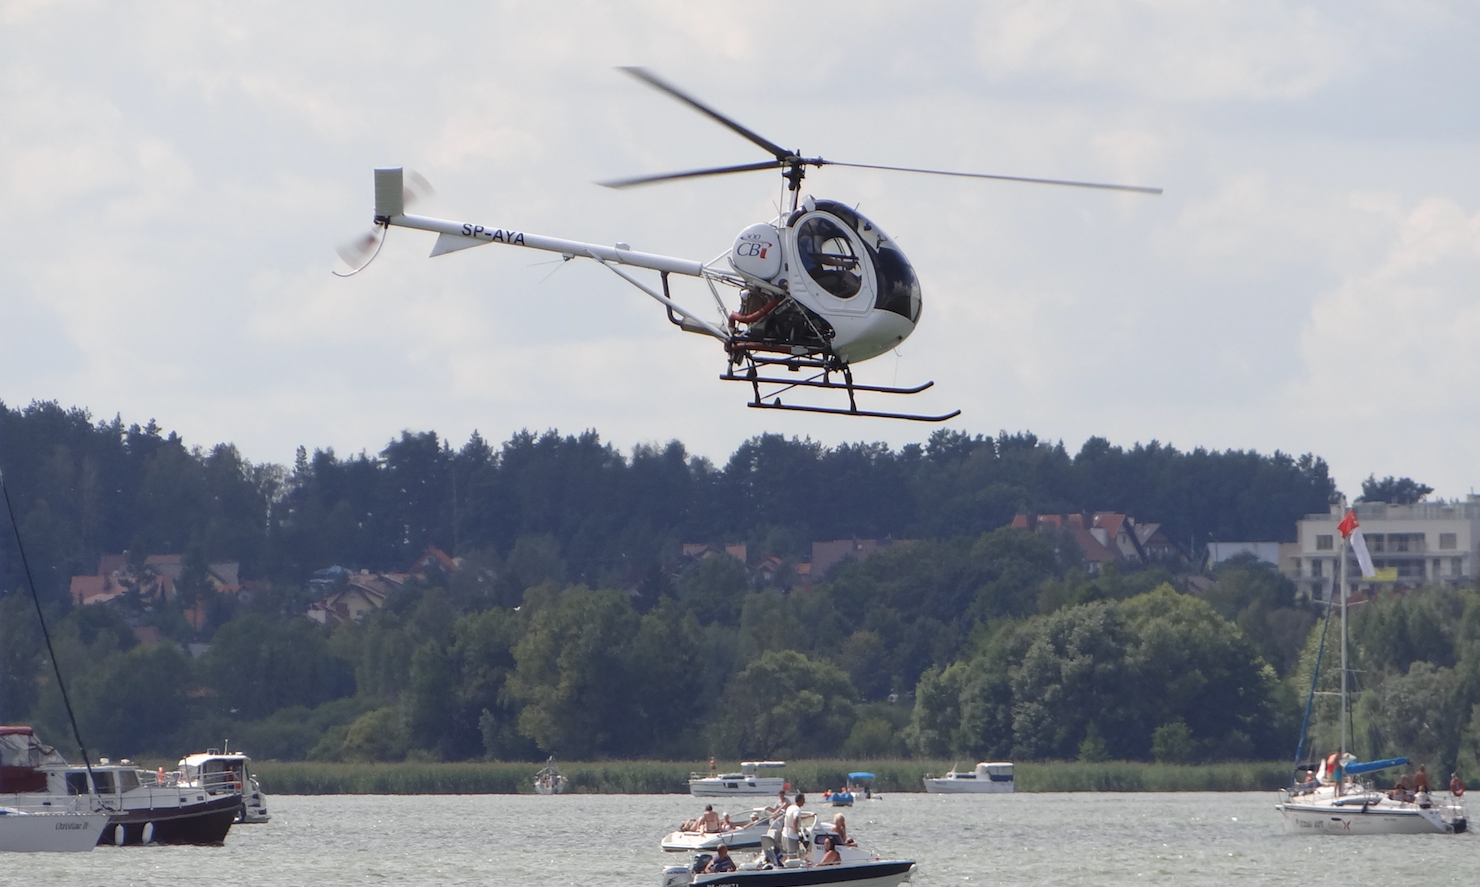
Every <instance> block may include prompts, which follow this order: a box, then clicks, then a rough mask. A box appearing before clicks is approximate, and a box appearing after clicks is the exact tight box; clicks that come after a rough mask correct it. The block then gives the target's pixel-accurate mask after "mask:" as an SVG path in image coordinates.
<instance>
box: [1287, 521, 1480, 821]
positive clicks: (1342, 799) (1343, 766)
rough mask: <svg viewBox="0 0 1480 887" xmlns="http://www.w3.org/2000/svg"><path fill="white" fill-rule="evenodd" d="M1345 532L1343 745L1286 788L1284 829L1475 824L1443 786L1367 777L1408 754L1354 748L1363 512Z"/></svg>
mask: <svg viewBox="0 0 1480 887" xmlns="http://www.w3.org/2000/svg"><path fill="white" fill-rule="evenodd" d="M1338 529H1340V530H1341V533H1342V544H1341V556H1340V558H1339V561H1340V566H1339V567H1338V569H1337V580H1336V586H1335V588H1333V589H1332V592H1333V593H1332V594H1330V595H1328V596H1327V601H1328V605H1327V609H1326V626H1327V628H1329V626H1330V624H1331V616H1332V613H1333V611H1334V610H1335V607H1336V597H1337V595H1338V594H1339V595H1340V598H1341V690H1340V692H1339V693H1338V694H1337V695H1338V696H1340V698H1341V714H1340V723H1339V727H1340V733H1341V738H1340V748H1339V749H1338V750H1337V751H1336V752H1334V753H1332V754H1330V755H1328V756H1327V757H1326V759H1325V760H1324V761H1322V762H1320V763H1319V764H1318V765H1316V766H1313V767H1312V766H1309V765H1307V766H1306V767H1305V768H1301V769H1297V770H1296V773H1297V774H1298V773H1300V772H1302V770H1309V771H1311V773H1310V779H1309V780H1308V781H1306V782H1303V783H1294V782H1293V781H1292V785H1291V786H1290V787H1289V788H1284V789H1281V790H1280V792H1279V803H1277V804H1275V809H1276V810H1279V811H1280V814H1281V816H1282V817H1283V818H1284V821H1285V831H1286V832H1288V833H1290V834H1327V835H1421V834H1440V835H1454V834H1459V833H1461V832H1464V831H1466V830H1467V829H1468V828H1469V816H1468V813H1467V812H1466V811H1465V808H1464V805H1463V804H1462V803H1461V802H1460V801H1459V799H1458V798H1457V797H1454V796H1452V795H1441V794H1438V793H1430V792H1427V791H1425V792H1420V793H1418V794H1414V795H1409V794H1407V793H1395V796H1393V797H1389V796H1388V794H1387V793H1385V792H1381V791H1375V790H1373V788H1372V786H1371V785H1370V784H1368V783H1366V782H1363V781H1361V779H1360V778H1359V777H1361V776H1362V775H1363V774H1365V773H1373V772H1376V771H1378V770H1385V769H1387V768H1389V767H1398V766H1402V765H1404V764H1407V763H1408V759H1407V758H1391V759H1387V760H1382V761H1371V762H1359V761H1357V760H1356V758H1355V756H1354V755H1352V754H1350V753H1349V752H1348V751H1347V749H1348V748H1349V747H1350V746H1349V738H1350V736H1351V707H1350V706H1349V705H1348V698H1347V697H1348V689H1347V675H1348V674H1350V669H1349V668H1348V667H1347V645H1346V644H1347V640H1346V612H1347V597H1348V594H1349V589H1348V587H1347V582H1346V570H1347V566H1346V562H1347V552H1348V550H1351V551H1353V552H1354V553H1355V554H1356V555H1357V560H1358V563H1359V564H1361V565H1362V567H1363V570H1364V572H1365V571H1366V570H1367V568H1368V567H1370V566H1371V564H1370V558H1369V557H1367V550H1366V543H1365V542H1364V541H1363V540H1362V537H1361V530H1360V529H1358V525H1357V518H1356V513H1355V512H1353V511H1349V512H1347V516H1346V518H1345V519H1344V520H1343V521H1342V522H1341V525H1340V526H1339V527H1338ZM1325 631H1326V629H1322V634H1321V646H1320V649H1319V650H1318V652H1317V654H1316V666H1315V673H1314V674H1312V676H1311V685H1310V696H1309V697H1308V698H1307V701H1306V722H1307V724H1308V723H1309V720H1310V711H1311V706H1312V704H1313V702H1314V699H1315V696H1316V681H1317V678H1318V677H1319V676H1320V669H1321V655H1322V654H1323V653H1324V652H1325V644H1326V641H1325ZM1304 733H1305V729H1304V728H1302V730H1301V734H1302V735H1301V737H1300V742H1299V744H1298V746H1297V747H1296V751H1295V760H1296V761H1297V762H1298V761H1299V760H1300V759H1301V758H1302V757H1303V756H1304V753H1305V739H1306V737H1305V735H1304Z"/></svg>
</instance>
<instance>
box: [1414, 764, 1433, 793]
mask: <svg viewBox="0 0 1480 887" xmlns="http://www.w3.org/2000/svg"><path fill="white" fill-rule="evenodd" d="M1413 790H1414V791H1415V792H1426V791H1428V790H1429V773H1428V771H1427V770H1425V769H1424V765H1423V764H1419V765H1418V772H1417V773H1415V774H1413Z"/></svg>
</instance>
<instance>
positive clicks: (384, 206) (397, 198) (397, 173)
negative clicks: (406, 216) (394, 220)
mask: <svg viewBox="0 0 1480 887" xmlns="http://www.w3.org/2000/svg"><path fill="white" fill-rule="evenodd" d="M403 187H404V186H403V185H402V181H401V168H400V167H396V168H395V169H377V170H376V171H375V218H377V219H389V218H391V217H392V216H399V215H401V214H402V213H404V212H405V211H406V198H405V195H404V193H403V191H402V188H403Z"/></svg>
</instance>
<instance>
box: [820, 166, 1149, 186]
mask: <svg viewBox="0 0 1480 887" xmlns="http://www.w3.org/2000/svg"><path fill="white" fill-rule="evenodd" d="M813 163H814V164H815V165H817V166H851V167H853V168H854V169H882V170H886V171H889V172H918V173H924V174H926V175H931V176H958V177H960V178H964V179H996V180H997V181H999V182H1028V183H1029V184H1033V185H1064V186H1067V187H1070V188H1099V189H1101V190H1103V191H1131V192H1134V193H1137V194H1160V193H1161V189H1160V188H1147V187H1144V186H1142V185H1110V184H1106V183H1103V182H1071V181H1067V180H1065V179H1034V178H1028V177H1026V176H994V175H991V174H990V173H984V172H952V171H950V170H945V169H916V168H914V167H910V166H879V165H877V164H873V163H843V162H841V161H837V160H823V159H821V158H818V159H817V160H816V161H813Z"/></svg>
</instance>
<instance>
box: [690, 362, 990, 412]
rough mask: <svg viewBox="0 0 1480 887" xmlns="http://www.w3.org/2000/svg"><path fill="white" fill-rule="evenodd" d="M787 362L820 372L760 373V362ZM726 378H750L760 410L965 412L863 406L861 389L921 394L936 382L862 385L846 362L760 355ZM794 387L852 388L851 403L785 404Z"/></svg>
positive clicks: (754, 403) (793, 367) (753, 405)
mask: <svg viewBox="0 0 1480 887" xmlns="http://www.w3.org/2000/svg"><path fill="white" fill-rule="evenodd" d="M757 365H762V366H785V367H787V368H788V369H790V370H792V371H794V372H795V371H797V370H800V369H802V368H803V367H805V368H808V369H818V370H821V372H819V373H816V374H815V375H812V376H810V377H808V378H805V379H773V378H768V377H766V376H762V375H760V373H758V372H757V371H756V366H757ZM834 372H841V373H842V374H843V381H842V382H841V383H839V382H834V381H833V380H832V373H834ZM719 378H720V380H721V381H724V382H747V383H749V384H750V387H751V390H752V391H753V392H754V398H753V399H752V400H751V402H750V403H748V404H746V406H748V407H750V408H751V409H756V410H790V411H792V412H797V413H827V414H829V415H834V416H868V417H870V418H874V419H904V420H906V421H910V422H944V421H946V420H947V419H954V418H955V417H957V416H959V415H961V411H960V410H954V411H952V412H949V413H946V414H944V415H939V416H926V415H919V414H915V413H889V412H882V411H879V410H860V409H859V408H858V401H857V399H856V398H855V397H854V395H855V394H856V393H857V392H860V391H862V392H867V393H871V394H919V393H920V392H921V391H924V390H925V389H927V388H929V387H931V386H932V385H934V384H935V383H934V382H925V383H923V384H920V385H916V386H914V387H911V388H896V387H892V386H888V385H858V384H855V383H854V381H853V371H852V370H851V369H849V368H848V366H847V365H846V364H845V365H843V366H841V367H839V366H838V365H837V364H836V363H833V362H831V361H826V360H816V359H813V358H792V359H789V360H787V359H777V358H758V359H754V360H753V362H752V364H751V367H750V369H749V370H748V371H747V372H746V373H744V374H743V375H736V374H735V372H734V370H733V368H731V370H730V371H728V372H726V373H725V374H724V375H722V376H720V377H719ZM762 385H776V386H780V387H778V388H777V389H776V390H774V391H770V392H767V393H766V394H764V395H763V394H762V393H761V386H762ZM793 388H824V389H830V390H834V391H846V392H848V406H847V407H846V408H842V407H816V406H809V405H804V404H785V403H782V402H781V397H780V395H781V394H783V393H784V392H786V391H789V390H791V389H793Z"/></svg>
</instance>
